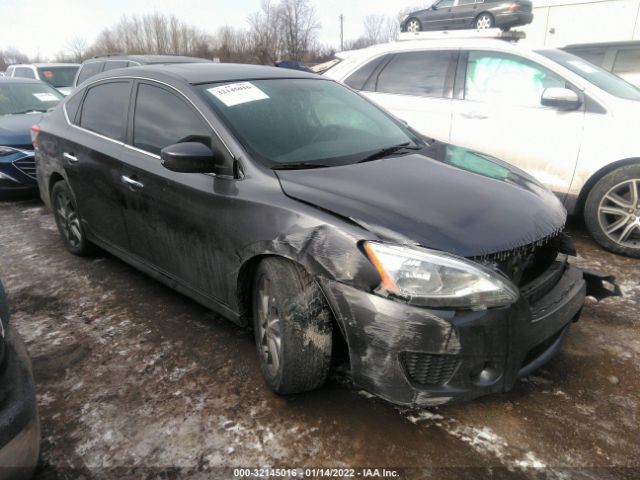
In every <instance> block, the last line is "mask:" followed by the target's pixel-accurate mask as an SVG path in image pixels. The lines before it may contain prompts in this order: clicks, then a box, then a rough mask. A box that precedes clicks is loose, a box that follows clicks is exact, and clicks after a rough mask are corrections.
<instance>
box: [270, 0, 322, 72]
mask: <svg viewBox="0 0 640 480" xmlns="http://www.w3.org/2000/svg"><path fill="white" fill-rule="evenodd" d="M279 12H280V15H279V17H280V27H281V29H282V34H283V54H284V56H285V57H286V58H287V59H290V60H303V58H304V56H305V55H306V54H307V53H308V52H309V50H311V49H312V47H315V42H316V40H317V35H318V30H319V29H320V23H319V22H318V17H317V16H316V11H315V8H314V7H313V6H312V5H311V3H310V1H309V0H282V2H281V3H280V7H279Z"/></svg>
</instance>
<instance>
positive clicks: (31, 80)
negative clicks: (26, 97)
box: [0, 77, 48, 85]
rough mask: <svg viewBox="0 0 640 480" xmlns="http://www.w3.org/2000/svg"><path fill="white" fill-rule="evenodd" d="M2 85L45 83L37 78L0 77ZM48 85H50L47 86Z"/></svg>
mask: <svg viewBox="0 0 640 480" xmlns="http://www.w3.org/2000/svg"><path fill="white" fill-rule="evenodd" d="M0 83H44V82H41V81H40V80H36V79H35V78H22V77H0ZM47 85H48V84H47Z"/></svg>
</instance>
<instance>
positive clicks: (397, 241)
mask: <svg viewBox="0 0 640 480" xmlns="http://www.w3.org/2000/svg"><path fill="white" fill-rule="evenodd" d="M39 127H40V133H39V134H37V137H35V139H34V143H35V145H36V159H37V165H38V170H37V171H38V184H39V187H40V194H41V197H42V199H43V201H44V202H45V203H46V204H47V205H48V206H49V207H51V209H52V210H53V212H54V216H55V219H56V223H57V225H58V229H59V231H60V234H61V236H62V239H63V241H64V244H65V246H66V248H67V249H68V250H69V251H70V252H72V253H74V254H78V255H84V254H87V253H88V252H90V251H91V249H92V247H93V246H94V245H98V246H100V247H102V248H104V249H105V250H107V251H109V252H112V253H113V254H114V255H116V256H118V257H120V258H122V259H123V260H125V261H126V262H128V263H130V264H132V265H134V266H135V267H137V268H139V269H140V270H142V271H144V272H146V273H148V274H149V275H151V276H152V277H154V278H156V279H158V280H160V281H162V282H164V283H166V284H167V285H170V286H171V287H172V288H175V289H176V290H178V291H180V292H182V293H184V294H186V295H188V296H190V297H192V298H194V299H195V300H197V301H199V302H201V303H202V304H204V305H207V306H209V307H210V308H212V309H213V310H215V311H216V312H218V313H220V314H221V315H223V316H225V317H227V318H229V319H231V320H232V321H234V322H236V323H238V324H239V325H253V329H254V332H255V341H256V349H257V353H258V358H259V364H260V368H261V370H262V373H263V376H264V378H265V379H266V381H267V383H268V384H269V386H270V387H271V388H272V389H273V390H274V391H276V392H278V393H281V394H288V393H295V392H301V391H306V390H311V389H313V388H316V387H318V386H320V385H322V384H323V383H324V381H325V379H326V378H327V374H328V370H329V366H330V363H331V360H332V352H333V350H334V342H335V341H338V340H336V339H340V338H342V339H343V340H344V343H345V344H346V346H347V348H348V351H349V356H348V358H349V361H350V367H351V376H352V379H353V382H354V383H355V384H356V385H358V386H360V387H361V388H364V389H366V390H368V391H371V392H373V393H375V394H377V395H379V396H381V397H383V398H385V399H387V400H390V401H392V402H395V403H398V404H405V405H436V404H442V403H447V402H450V401H460V400H468V399H471V398H474V397H477V396H479V395H484V394H488V393H492V392H502V391H505V390H508V389H510V388H511V387H512V386H513V385H514V383H515V382H516V379H517V378H518V377H519V376H522V375H526V374H528V373H529V372H531V371H533V370H535V369H536V368H538V367H539V366H540V365H542V364H543V363H545V362H546V361H547V360H549V359H550V358H551V357H552V356H553V355H554V354H555V353H556V352H558V350H559V349H560V347H561V345H562V343H563V340H564V338H565V337H566V335H567V332H568V329H569V326H570V325H571V323H572V322H573V321H575V320H577V319H578V317H579V315H580V311H581V309H582V305H583V301H584V298H585V294H586V293H588V289H587V283H590V284H597V283H598V280H597V279H596V280H593V279H592V277H591V276H588V275H586V274H583V272H582V271H581V270H580V269H577V268H576V267H573V266H571V265H570V264H569V263H568V262H567V259H566V255H563V254H575V252H574V251H573V248H572V246H571V242H570V240H568V238H567V237H565V236H564V235H563V233H562V230H563V226H564V223H565V219H566V212H565V210H564V208H563V207H562V205H561V204H560V202H559V200H558V199H557V198H556V196H555V195H553V194H552V193H551V192H550V191H549V190H547V189H546V188H544V187H543V186H542V185H541V184H540V183H538V182H537V181H536V180H534V179H533V178H532V177H530V176H528V175H527V174H525V173H524V172H522V171H520V170H517V169H515V168H513V167H510V166H509V165H508V164H506V163H504V162H501V161H499V160H496V159H492V158H489V157H486V156H483V155H480V154H476V153H474V152H471V151H468V150H465V149H461V148H456V147H453V146H451V145H446V144H442V143H437V142H427V141H425V139H423V138H422V137H420V136H418V135H417V134H416V133H414V132H413V131H412V130H411V129H409V128H408V127H407V126H406V125H405V124H403V123H402V122H401V121H399V120H397V119H395V118H394V117H391V116H390V115H389V114H387V113H386V112H384V111H383V110H381V109H380V108H379V107H377V106H375V105H374V104H373V103H371V102H369V101H368V100H366V99H365V98H363V97H361V96H360V95H359V94H357V93H355V92H353V91H352V90H350V89H349V88H347V87H344V86H342V85H340V84H338V83H335V82H333V81H331V80H329V79H327V78H326V77H321V76H318V75H314V74H309V73H305V72H300V71H296V70H291V69H285V68H274V67H261V66H255V65H232V64H190V65H163V66H162V67H159V66H155V67H154V66H147V67H133V68H128V69H126V70H120V71H118V72H116V73H103V74H100V75H99V76H96V77H95V78H93V79H91V81H89V82H86V83H84V84H83V85H82V86H81V87H80V88H79V89H78V90H77V91H75V92H74V93H72V94H71V96H70V97H68V98H67V100H66V101H65V102H64V103H63V104H62V105H61V106H60V107H58V108H57V109H56V110H55V111H53V112H52V113H51V114H49V115H47V116H46V117H45V118H43V120H42V122H41V123H40V125H39ZM585 279H587V281H585Z"/></svg>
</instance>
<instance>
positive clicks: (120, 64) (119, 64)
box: [102, 60, 129, 72]
mask: <svg viewBox="0 0 640 480" xmlns="http://www.w3.org/2000/svg"><path fill="white" fill-rule="evenodd" d="M127 66H129V62H127V61H126V60H114V61H110V62H104V69H103V70H102V71H103V72H106V71H107V70H115V69H116V68H126V67H127Z"/></svg>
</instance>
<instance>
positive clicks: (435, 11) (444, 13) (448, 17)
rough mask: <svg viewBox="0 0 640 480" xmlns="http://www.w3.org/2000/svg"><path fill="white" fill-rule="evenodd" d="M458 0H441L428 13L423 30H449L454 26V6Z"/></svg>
mask: <svg viewBox="0 0 640 480" xmlns="http://www.w3.org/2000/svg"><path fill="white" fill-rule="evenodd" d="M457 1H458V0H441V1H440V2H438V3H436V4H434V6H433V7H432V9H431V10H430V11H429V13H428V14H427V15H426V20H425V21H424V24H423V25H422V29H423V30H449V29H450V28H452V25H451V21H452V19H453V7H454V6H455V5H456V2H457Z"/></svg>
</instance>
